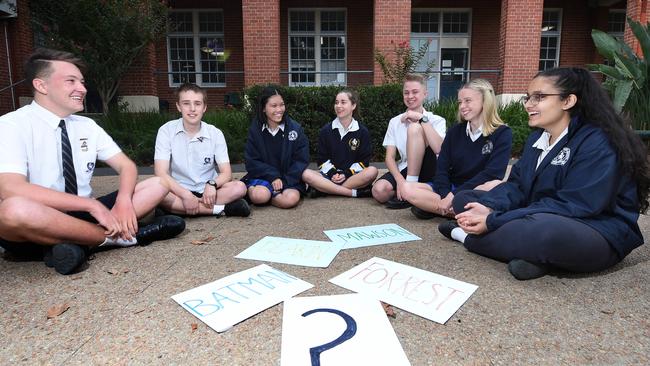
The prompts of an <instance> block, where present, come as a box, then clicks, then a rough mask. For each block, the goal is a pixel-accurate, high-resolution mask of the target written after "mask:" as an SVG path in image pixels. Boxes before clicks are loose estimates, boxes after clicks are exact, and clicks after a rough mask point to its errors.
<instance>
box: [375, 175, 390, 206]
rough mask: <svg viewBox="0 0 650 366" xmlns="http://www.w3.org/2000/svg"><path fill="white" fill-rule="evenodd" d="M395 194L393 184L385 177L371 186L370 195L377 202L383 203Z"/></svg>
mask: <svg viewBox="0 0 650 366" xmlns="http://www.w3.org/2000/svg"><path fill="white" fill-rule="evenodd" d="M393 196H395V190H394V189H393V185H392V184H390V182H389V181H387V180H386V179H379V180H378V181H376V182H375V184H374V185H373V186H372V197H373V198H374V199H375V200H377V202H379V203H385V202H386V201H388V200H389V199H391V198H393Z"/></svg>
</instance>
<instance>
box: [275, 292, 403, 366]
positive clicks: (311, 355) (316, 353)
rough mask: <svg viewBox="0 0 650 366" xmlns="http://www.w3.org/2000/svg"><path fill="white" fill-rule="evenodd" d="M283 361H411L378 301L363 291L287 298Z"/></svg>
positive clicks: (399, 364) (392, 364) (296, 365)
mask: <svg viewBox="0 0 650 366" xmlns="http://www.w3.org/2000/svg"><path fill="white" fill-rule="evenodd" d="M283 308H284V311H283V315H282V357H281V361H282V362H281V365H282V366H302V365H305V366H313V365H322V366H327V365H335V366H340V365H373V366H379V365H386V366H404V365H410V364H409V361H408V359H407V358H406V354H405V353H404V350H403V349H402V345H401V344H400V343H399V339H398V338H397V336H396V335H395V331H394V330H393V327H392V326H391V324H390V322H389V321H388V318H387V317H386V313H385V312H384V310H383V308H382V306H381V305H380V303H379V301H377V300H375V299H373V298H371V297H368V296H365V295H362V294H347V295H333V296H312V297H294V298H291V299H287V300H286V301H285V302H284V306H283Z"/></svg>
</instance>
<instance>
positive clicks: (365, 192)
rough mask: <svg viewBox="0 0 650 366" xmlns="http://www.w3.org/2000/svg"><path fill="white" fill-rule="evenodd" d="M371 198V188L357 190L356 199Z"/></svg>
mask: <svg viewBox="0 0 650 366" xmlns="http://www.w3.org/2000/svg"><path fill="white" fill-rule="evenodd" d="M367 197H372V186H368V187H364V188H359V189H357V198H367Z"/></svg>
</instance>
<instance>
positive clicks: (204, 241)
mask: <svg viewBox="0 0 650 366" xmlns="http://www.w3.org/2000/svg"><path fill="white" fill-rule="evenodd" d="M212 239H214V236H208V237H207V238H205V239H200V240H192V241H191V242H190V244H192V245H203V244H207V243H209V242H211V241H212Z"/></svg>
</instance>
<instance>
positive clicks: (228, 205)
mask: <svg viewBox="0 0 650 366" xmlns="http://www.w3.org/2000/svg"><path fill="white" fill-rule="evenodd" d="M176 94H177V96H178V101H177V102H176V108H177V109H178V111H179V112H180V113H181V115H182V117H181V118H179V119H177V120H173V121H169V122H167V123H165V124H164V125H162V126H161V127H160V129H158V135H157V136H156V153H155V156H154V169H155V172H156V175H157V176H159V177H161V178H162V179H164V180H165V181H166V182H167V183H168V185H169V188H170V192H169V194H168V195H167V196H166V197H165V199H164V200H163V201H162V202H161V203H160V207H162V208H163V209H164V210H167V211H169V212H172V213H177V214H182V215H190V216H195V215H215V216H220V215H222V214H225V215H226V216H242V217H246V216H248V215H249V214H250V208H249V206H248V203H247V202H246V201H245V200H244V199H243V197H244V196H245V195H246V185H245V184H244V183H243V182H240V181H233V180H232V170H231V168H230V159H229V158H228V147H227V146H226V140H225V138H224V136H223V133H222V132H221V131H220V130H219V129H218V128H216V127H215V126H213V125H210V124H207V123H205V122H203V121H201V119H202V118H203V114H204V113H205V111H206V109H207V105H206V103H205V102H206V99H207V93H206V92H205V90H204V89H202V88H201V87H199V86H197V85H194V84H183V85H181V87H180V88H179V89H178V90H177V91H176ZM217 168H218V171H217Z"/></svg>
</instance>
